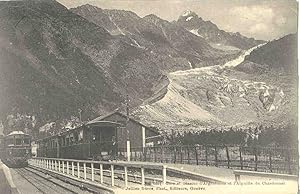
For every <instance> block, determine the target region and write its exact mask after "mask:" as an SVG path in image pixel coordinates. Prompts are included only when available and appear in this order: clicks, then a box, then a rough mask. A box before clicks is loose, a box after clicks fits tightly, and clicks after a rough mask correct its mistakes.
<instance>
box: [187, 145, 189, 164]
mask: <svg viewBox="0 0 300 194" xmlns="http://www.w3.org/2000/svg"><path fill="white" fill-rule="evenodd" d="M187 152H188V164H190V147H189V146H188V147H187Z"/></svg>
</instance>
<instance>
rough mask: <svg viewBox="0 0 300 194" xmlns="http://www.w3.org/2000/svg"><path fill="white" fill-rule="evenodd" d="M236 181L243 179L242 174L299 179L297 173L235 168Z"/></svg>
mask: <svg viewBox="0 0 300 194" xmlns="http://www.w3.org/2000/svg"><path fill="white" fill-rule="evenodd" d="M233 174H234V177H235V181H237V182H240V181H241V175H243V176H256V177H268V178H278V179H287V180H295V181H297V180H298V177H297V176H296V175H288V174H277V173H266V172H253V171H246V170H234V171H233Z"/></svg>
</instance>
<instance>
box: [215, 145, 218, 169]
mask: <svg viewBox="0 0 300 194" xmlns="http://www.w3.org/2000/svg"><path fill="white" fill-rule="evenodd" d="M215 166H218V148H217V146H215Z"/></svg>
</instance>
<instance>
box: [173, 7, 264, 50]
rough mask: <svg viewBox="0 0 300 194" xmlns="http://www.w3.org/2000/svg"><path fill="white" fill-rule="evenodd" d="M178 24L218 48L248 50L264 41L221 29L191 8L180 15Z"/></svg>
mask: <svg viewBox="0 0 300 194" xmlns="http://www.w3.org/2000/svg"><path fill="white" fill-rule="evenodd" d="M176 24H178V25H179V26H182V27H184V28H185V29H187V30H188V31H190V32H192V33H194V34H195V35H197V36H199V37H201V38H204V39H205V40H207V41H208V42H209V43H211V45H212V46H214V47H216V48H224V49H243V50H247V49H249V48H252V47H254V46H255V45H258V44H261V43H263V42H264V41H261V40H255V39H254V38H247V37H245V36H243V35H241V34H240V33H239V32H236V33H230V32H225V31H224V30H221V29H219V28H218V26H217V25H216V24H214V23H212V22H211V21H205V20H203V19H202V18H201V17H199V16H198V15H197V14H196V13H195V12H193V11H190V10H187V11H185V12H184V13H183V14H182V15H181V16H179V18H178V20H177V21H176Z"/></svg>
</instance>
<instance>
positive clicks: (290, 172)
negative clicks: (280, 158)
mask: <svg viewBox="0 0 300 194" xmlns="http://www.w3.org/2000/svg"><path fill="white" fill-rule="evenodd" d="M287 157H288V158H287V160H288V168H289V169H288V170H289V174H292V169H291V155H290V150H289V149H288V148H287Z"/></svg>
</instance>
